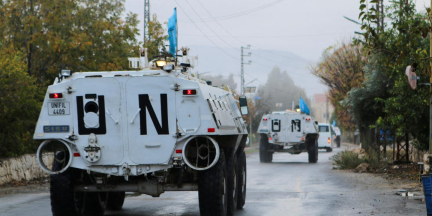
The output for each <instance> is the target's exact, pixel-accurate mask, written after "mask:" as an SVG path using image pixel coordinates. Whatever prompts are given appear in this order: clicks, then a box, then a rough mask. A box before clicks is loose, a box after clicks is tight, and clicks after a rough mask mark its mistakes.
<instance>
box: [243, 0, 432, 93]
mask: <svg viewBox="0 0 432 216" xmlns="http://www.w3.org/2000/svg"><path fill="white" fill-rule="evenodd" d="M431 1H432V0H431ZM243 49H250V45H247V47H243V46H242V47H241V82H240V83H241V90H240V91H241V94H240V95H245V79H244V67H243V65H245V64H246V65H250V64H251V63H252V61H251V60H249V61H248V63H244V62H243V57H244V56H251V53H250V52H249V53H248V54H247V55H243Z"/></svg>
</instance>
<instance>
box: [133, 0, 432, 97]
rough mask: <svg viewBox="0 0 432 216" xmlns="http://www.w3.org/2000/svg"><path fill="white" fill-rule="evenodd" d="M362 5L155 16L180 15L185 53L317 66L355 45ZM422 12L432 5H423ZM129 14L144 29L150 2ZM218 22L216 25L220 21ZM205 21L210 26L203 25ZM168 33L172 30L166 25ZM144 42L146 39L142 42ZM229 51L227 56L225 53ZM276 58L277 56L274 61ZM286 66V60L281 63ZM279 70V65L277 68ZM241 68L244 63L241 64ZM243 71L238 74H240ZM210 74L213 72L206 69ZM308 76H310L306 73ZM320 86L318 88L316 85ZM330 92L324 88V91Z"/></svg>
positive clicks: (162, 5)
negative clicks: (337, 48) (282, 56)
mask: <svg viewBox="0 0 432 216" xmlns="http://www.w3.org/2000/svg"><path fill="white" fill-rule="evenodd" d="M359 2H360V1H359V0H326V1H323V0H264V1H263V0H213V1H209V0H206V1H203V0H201V1H199V0H150V13H151V14H157V16H158V20H159V21H161V22H166V21H167V20H168V19H169V17H170V16H171V15H172V13H173V9H174V7H177V11H178V20H179V22H178V29H179V47H181V46H192V47H193V46H210V47H216V48H218V50H221V51H220V52H214V53H213V56H212V58H214V60H215V62H218V61H217V60H218V58H220V59H225V58H226V57H229V58H233V59H234V58H238V57H239V55H240V51H239V50H240V47H241V46H245V45H246V44H251V45H252V46H253V47H255V48H259V49H264V50H280V51H285V52H291V53H294V54H296V55H298V56H300V57H302V58H304V59H307V60H309V61H310V63H309V64H313V62H316V61H318V60H319V59H320V57H321V54H322V52H323V51H324V50H325V49H326V48H328V47H329V46H332V45H334V44H335V43H336V42H337V41H340V40H344V39H350V38H351V37H353V36H354V31H360V28H359V26H358V25H356V24H354V23H352V22H349V21H347V20H346V19H344V18H343V16H347V17H349V18H352V19H357V18H358V14H359ZM416 3H417V8H418V9H420V10H424V7H425V6H426V7H429V5H430V1H429V0H417V1H416ZM126 10H127V11H132V12H134V13H137V14H139V19H140V20H141V23H140V30H141V32H142V29H143V22H142V20H143V18H144V0H126ZM215 20H216V21H215ZM203 21H204V22H203ZM164 28H166V25H164ZM140 40H142V37H141V38H140ZM222 50H223V51H222ZM268 58H271V56H268ZM278 61H279V63H280V64H281V65H282V64H284V62H280V61H283V60H278ZM272 64H274V65H277V64H278V63H277V62H272ZM239 65H240V63H239ZM239 69H240V66H238V69H236V71H239ZM203 70H209V69H203ZM305 73H307V72H305ZM315 84H316V85H319V84H317V83H313V85H315ZM322 89H324V86H322Z"/></svg>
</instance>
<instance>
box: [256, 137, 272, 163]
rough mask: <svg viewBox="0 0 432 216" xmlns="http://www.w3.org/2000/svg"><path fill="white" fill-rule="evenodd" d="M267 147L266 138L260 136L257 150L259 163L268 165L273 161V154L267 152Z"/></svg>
mask: <svg viewBox="0 0 432 216" xmlns="http://www.w3.org/2000/svg"><path fill="white" fill-rule="evenodd" d="M269 145H270V144H269V143H268V139H267V136H261V139H260V149H259V150H260V151H259V154H260V162H261V163H270V162H272V160H273V152H268V149H269Z"/></svg>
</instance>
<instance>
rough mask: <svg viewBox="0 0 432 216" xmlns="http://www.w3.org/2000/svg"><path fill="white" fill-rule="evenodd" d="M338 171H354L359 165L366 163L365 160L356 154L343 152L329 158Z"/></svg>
mask: <svg viewBox="0 0 432 216" xmlns="http://www.w3.org/2000/svg"><path fill="white" fill-rule="evenodd" d="M330 160H332V161H334V162H335V163H336V165H338V166H339V167H340V169H355V168H356V167H357V166H358V165H360V164H361V163H366V159H363V158H359V154H358V153H357V152H352V151H347V150H345V151H343V152H339V153H337V154H335V155H333V156H331V157H330Z"/></svg>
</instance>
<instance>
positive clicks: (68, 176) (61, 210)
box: [50, 169, 77, 216]
mask: <svg viewBox="0 0 432 216" xmlns="http://www.w3.org/2000/svg"><path fill="white" fill-rule="evenodd" d="M72 172H73V170H72V169H68V170H66V171H65V172H63V173H60V174H56V175H51V183H50V197H51V211H52V213H53V216H75V215H77V211H76V208H75V193H74V185H73V178H72Z"/></svg>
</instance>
